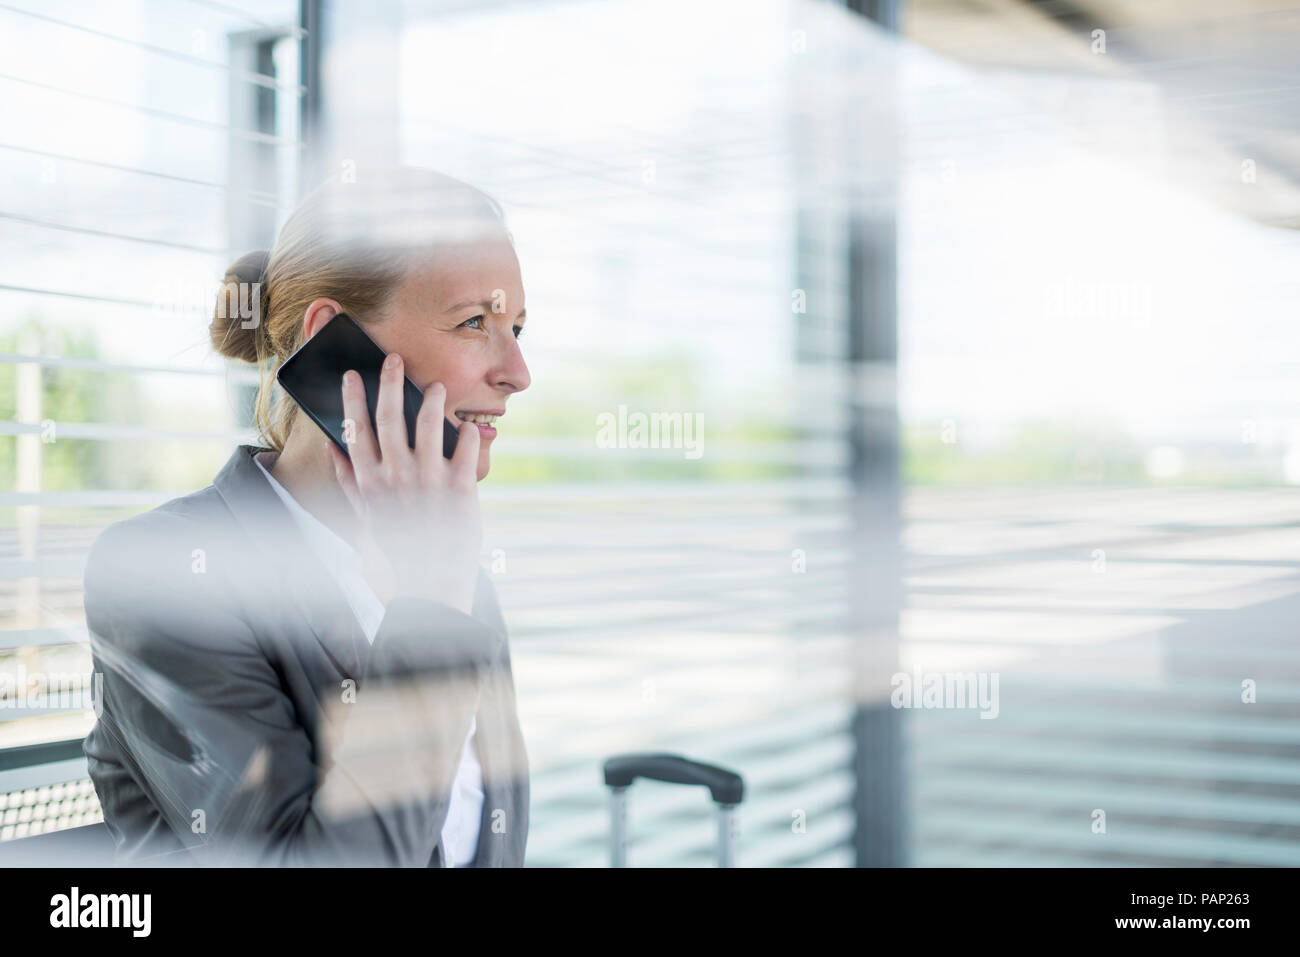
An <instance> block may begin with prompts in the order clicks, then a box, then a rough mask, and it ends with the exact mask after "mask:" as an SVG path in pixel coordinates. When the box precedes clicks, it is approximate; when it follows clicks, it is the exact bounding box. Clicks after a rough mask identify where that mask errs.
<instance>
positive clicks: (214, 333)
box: [208, 249, 271, 363]
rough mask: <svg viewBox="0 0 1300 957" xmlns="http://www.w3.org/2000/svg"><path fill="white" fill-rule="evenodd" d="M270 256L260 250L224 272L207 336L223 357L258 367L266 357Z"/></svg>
mask: <svg viewBox="0 0 1300 957" xmlns="http://www.w3.org/2000/svg"><path fill="white" fill-rule="evenodd" d="M270 259H271V252H270V250H268V249H259V250H257V251H255V252H251V253H245V254H244V255H243V256H240V257H239V258H238V259H236V260H235V261H234V262H233V263H231V264H230V267H229V268H228V269H227V270H226V275H225V278H224V279H223V280H222V282H221V288H219V289H218V290H217V302H216V306H215V308H214V310H213V314H212V324H211V325H210V326H209V327H208V335H209V338H211V340H212V347H213V348H214V349H216V350H217V351H218V352H220V353H221V354H222V355H223V356H228V357H229V358H231V359H239V360H241V361H243V362H251V363H257V362H259V361H261V360H262V359H263V358H264V357H265V356H266V354H267V351H266V349H267V346H269V345H270V339H269V337H268V332H267V328H266V323H264V322H263V321H262V319H263V317H264V316H265V315H266V303H267V298H268V296H267V292H268V290H267V284H266V267H267V264H268V263H269V262H270Z"/></svg>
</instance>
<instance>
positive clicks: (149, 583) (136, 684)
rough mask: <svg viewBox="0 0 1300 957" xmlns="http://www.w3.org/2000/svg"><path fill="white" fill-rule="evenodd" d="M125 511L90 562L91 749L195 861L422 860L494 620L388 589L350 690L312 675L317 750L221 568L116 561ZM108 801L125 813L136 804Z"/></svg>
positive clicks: (488, 656)
mask: <svg viewBox="0 0 1300 957" xmlns="http://www.w3.org/2000/svg"><path fill="white" fill-rule="evenodd" d="M155 514H157V513H155ZM131 524H132V523H130V522H128V523H124V524H123V525H121V526H115V527H114V528H111V529H109V530H108V531H107V532H106V533H105V534H104V535H103V536H101V540H100V542H98V543H97V544H96V547H95V549H94V550H92V557H91V560H90V562H88V565H87V572H86V618H87V623H88V625H89V629H90V632H91V641H92V651H93V654H94V658H95V664H96V670H97V671H101V672H103V673H104V675H105V679H104V700H103V702H102V714H101V716H100V720H99V724H98V725H97V727H96V729H95V731H94V732H92V734H93V735H94V736H95V737H96V749H97V750H98V751H99V752H101V753H102V752H104V751H105V750H107V751H110V752H112V751H116V752H118V753H119V754H121V756H122V758H123V762H122V763H123V764H125V765H127V766H128V767H131V768H132V769H133V774H132V777H134V778H136V779H137V783H138V784H139V786H140V788H141V789H142V790H143V791H144V792H145V794H146V795H147V797H148V798H149V800H150V802H151V803H152V804H153V805H154V806H155V807H156V808H157V809H158V810H159V811H160V812H161V814H162V815H163V817H164V819H165V820H166V821H167V823H168V824H169V825H170V827H171V829H172V830H173V831H175V833H176V835H177V837H178V838H179V839H180V841H181V842H182V843H183V844H185V845H186V846H189V847H190V848H191V849H192V850H194V851H195V852H196V853H197V854H198V855H199V857H200V859H201V860H202V861H203V862H211V863H239V864H258V865H261V864H270V865H303V864H332V865H343V866H347V865H369V866H375V865H399V866H418V867H424V866H427V865H428V863H429V860H430V858H431V856H432V854H433V850H434V847H435V846H436V845H437V843H438V841H439V834H440V831H441V828H442V825H443V822H444V820H445V818H446V816H447V809H448V804H449V798H450V792H451V788H452V782H453V780H454V776H455V773H456V768H457V765H458V762H459V757H460V750H461V748H462V747H463V746H464V742H465V737H466V735H467V733H468V730H469V726H470V722H471V720H472V718H473V716H474V714H475V712H476V710H477V707H478V701H479V696H480V694H481V689H482V683H483V680H484V677H485V675H486V674H487V672H488V670H489V669H492V668H497V667H501V666H502V658H503V655H502V650H503V645H504V642H505V637H504V635H503V634H501V633H500V632H499V631H498V630H497V629H494V628H492V627H490V626H488V625H486V624H484V623H483V622H481V621H479V620H478V619H476V618H473V617H471V616H470V615H467V614H465V613H463V612H461V611H459V610H457V609H454V608H451V607H450V606H448V605H445V604H442V603H440V602H436V601H433V600H430V599H427V598H423V597H415V596H409V595H404V596H398V597H396V598H394V599H393V600H392V601H391V602H390V603H389V605H388V607H387V612H386V614H385V616H384V619H383V621H382V623H381V625H380V628H379V631H378V633H377V634H376V636H375V640H374V643H373V645H372V648H371V651H370V655H369V658H368V659H367V662H366V667H365V671H364V673H363V674H361V675H358V676H356V681H355V689H354V690H355V694H352V693H351V691H352V690H353V689H352V688H351V687H350V686H349V685H348V684H347V683H346V682H345V683H344V685H343V686H341V687H339V688H333V689H331V688H323V689H317V693H318V694H319V696H320V697H319V705H320V711H319V722H318V729H319V732H318V735H317V738H318V742H317V743H318V744H319V745H321V749H320V752H319V753H318V752H317V751H316V749H315V748H314V747H313V743H312V741H311V739H310V738H309V736H308V734H307V731H306V729H305V728H304V726H303V723H302V721H301V720H300V718H299V716H298V714H297V713H296V710H295V705H294V702H293V701H292V700H291V699H290V697H289V696H288V695H287V694H286V693H285V690H284V688H283V686H282V684H281V680H280V677H279V675H278V674H277V670H276V667H275V666H274V665H273V663H272V661H271V660H270V658H268V656H267V654H266V652H265V650H264V649H263V647H262V642H261V641H259V638H258V636H257V635H256V634H254V632H253V629H252V628H250V626H249V624H248V623H247V622H246V621H245V620H244V618H243V617H241V616H240V615H239V614H238V613H237V611H236V610H235V609H234V608H233V607H232V606H231V603H230V602H229V600H228V598H229V595H228V593H226V592H225V586H223V584H222V581H223V579H224V576H222V575H208V574H199V575H196V574H193V573H192V571H191V570H190V569H189V568H188V566H187V567H185V568H180V567H174V568H172V569H171V570H170V571H169V570H168V569H165V568H160V567H158V566H159V565H160V564H161V563H159V562H156V561H155V562H151V563H149V565H148V568H149V570H148V572H146V571H145V569H144V568H141V567H140V565H139V564H136V563H133V562H131V561H123V560H122V556H124V555H128V554H132V553H133V550H132V549H130V548H122V547H120V546H122V545H123V544H125V543H123V542H120V541H118V539H119V538H121V537H126V538H130V537H131V536H130V535H129V534H127V533H126V532H124V529H126V528H127V527H128V526H130V525H131ZM166 524H176V525H178V526H187V528H178V529H172V530H169V531H168V533H167V536H166V537H167V538H170V539H172V540H173V541H175V540H176V539H175V538H173V536H174V535H178V534H179V535H180V536H181V541H184V540H185V535H186V533H188V537H189V538H193V537H194V534H193V529H192V526H189V523H187V522H176V521H174V520H173V521H171V522H168V523H166ZM146 537H147V538H150V539H152V540H154V541H156V540H157V539H156V538H154V537H153V536H152V535H149V536H146ZM140 544H141V543H137V545H140ZM144 544H147V543H144ZM134 553H135V554H139V553H140V550H139V549H137V550H134ZM168 564H171V565H178V563H168ZM303 631H304V632H306V634H305V638H306V639H307V640H309V641H315V638H314V636H313V635H312V634H311V633H310V632H309V631H308V630H307V628H306V625H305V623H304V624H303ZM93 774H94V771H93V769H92V775H93ZM107 783H108V782H107V781H106V782H105V784H106V785H107ZM96 785H97V788H98V787H99V786H100V781H98V780H97V781H96ZM103 791H104V788H101V798H102V799H104V800H105V808H104V810H105V817H106V819H108V820H109V822H110V824H111V825H112V826H113V827H114V829H115V830H116V831H120V832H123V833H124V834H125V833H127V832H129V831H131V830H132V828H133V827H138V828H141V829H143V828H145V827H147V826H148V822H146V821H134V820H130V819H127V820H122V819H118V820H114V814H115V810H116V808H115V807H114V803H115V800H116V799H115V796H114V795H113V794H104V793H103ZM122 803H123V807H122V810H123V813H124V814H125V815H128V817H129V816H131V815H136V816H138V815H139V813H140V809H139V807H138V805H139V803H140V802H138V801H136V802H134V804H132V803H130V802H128V801H126V800H123V802H122Z"/></svg>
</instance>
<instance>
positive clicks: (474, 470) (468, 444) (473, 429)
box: [451, 422, 480, 488]
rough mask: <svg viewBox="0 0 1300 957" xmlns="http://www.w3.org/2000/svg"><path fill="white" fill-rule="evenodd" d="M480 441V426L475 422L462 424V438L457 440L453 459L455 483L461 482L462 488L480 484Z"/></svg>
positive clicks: (452, 470) (452, 469) (452, 466)
mask: <svg viewBox="0 0 1300 957" xmlns="http://www.w3.org/2000/svg"><path fill="white" fill-rule="evenodd" d="M479 441H480V440H479V434H478V426H477V425H475V424H474V423H473V422H462V423H461V425H460V436H459V438H457V439H456V451H455V452H454V453H452V457H451V474H452V476H453V481H457V480H459V481H460V482H461V483H462V485H461V487H462V488H469V487H472V486H474V485H476V484H477V483H478V446H479Z"/></svg>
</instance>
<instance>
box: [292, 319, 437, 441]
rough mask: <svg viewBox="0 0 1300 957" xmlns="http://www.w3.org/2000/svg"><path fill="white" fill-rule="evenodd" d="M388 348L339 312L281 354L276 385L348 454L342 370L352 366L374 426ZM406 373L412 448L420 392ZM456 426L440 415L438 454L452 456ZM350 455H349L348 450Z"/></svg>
mask: <svg viewBox="0 0 1300 957" xmlns="http://www.w3.org/2000/svg"><path fill="white" fill-rule="evenodd" d="M386 357H387V353H385V352H384V350H383V349H381V348H379V346H378V345H377V344H376V343H375V340H373V339H371V338H370V336H368V335H366V332H365V330H364V329H362V328H361V325H360V324H359V323H358V322H357V321H356V320H355V319H353V318H352V317H351V316H349V315H348V314H347V313H344V312H340V313H339V314H338V315H336V316H335V317H334V318H333V319H331V320H330V321H329V322H327V323H325V325H323V326H322V327H321V328H320V329H318V330H316V334H315V335H314V336H312V337H311V338H310V339H308V340H307V341H306V342H304V343H303V344H302V345H301V346H300V347H299V348H298V350H297V351H296V352H294V354H293V355H291V356H289V358H287V359H285V360H284V362H283V363H282V364H281V365H280V368H279V370H278V371H277V372H276V374H275V378H276V381H277V382H279V383H280V387H281V388H282V389H284V391H285V392H286V393H287V394H288V395H289V398H291V399H293V401H294V402H297V403H298V407H299V408H301V409H302V410H303V411H304V412H306V413H307V414H308V415H309V416H311V420H312V421H313V422H315V423H316V424H317V425H319V426H320V427H321V429H322V430H323V431H324V432H325V434H326V435H328V436H329V437H330V438H331V439H333V440H334V444H335V445H337V446H338V447H339V448H340V449H342V450H343V454H344V455H348V446H347V443H346V442H344V441H343V373H344V372H347V371H348V370H349V369H355V370H356V371H357V374H358V375H360V376H361V381H362V383H364V385H365V387H366V409H367V411H368V412H369V414H370V428H371V431H372V432H373V431H374V429H375V408H376V407H377V405H378V403H379V372H380V369H381V368H382V367H383V364H384V359H385V358H386ZM402 378H403V379H405V382H404V383H403V385H404V391H403V400H402V409H403V412H404V414H405V417H406V443H407V446H408V447H409V448H415V417H416V415H417V414H418V413H419V411H420V406H421V404H423V402H424V393H423V392H422V391H421V390H420V387H419V386H417V385H416V384H415V383H414V382H412V381H411V380H410V378H409V377H407V376H403V377H402ZM459 437H460V433H459V432H458V431H457V429H456V427H455V426H454V425H452V424H451V423H450V422H448V421H447V418H446V417H445V416H444V417H443V420H442V454H443V455H445V456H446V457H447V458H451V456H452V453H453V452H455V451H456V439H457V438H459ZM348 457H349V458H351V456H348Z"/></svg>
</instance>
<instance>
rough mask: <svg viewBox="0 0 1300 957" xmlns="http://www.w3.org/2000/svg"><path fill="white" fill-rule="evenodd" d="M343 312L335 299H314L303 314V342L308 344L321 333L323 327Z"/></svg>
mask: <svg viewBox="0 0 1300 957" xmlns="http://www.w3.org/2000/svg"><path fill="white" fill-rule="evenodd" d="M342 311H343V307H342V306H340V305H339V304H338V302H337V301H335V300H333V299H324V298H321V299H313V300H312V301H311V303H310V304H308V306H307V309H306V311H304V312H303V314H302V341H303V342H306V341H307V340H308V339H310V338H311V337H312V336H314V335H316V333H317V332H318V331H320V328H321V326H323V325H325V323H327V322H329V321H330V320H331V319H333V318H334V317H335V316H337V315H338V314H339V313H341V312H342Z"/></svg>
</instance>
